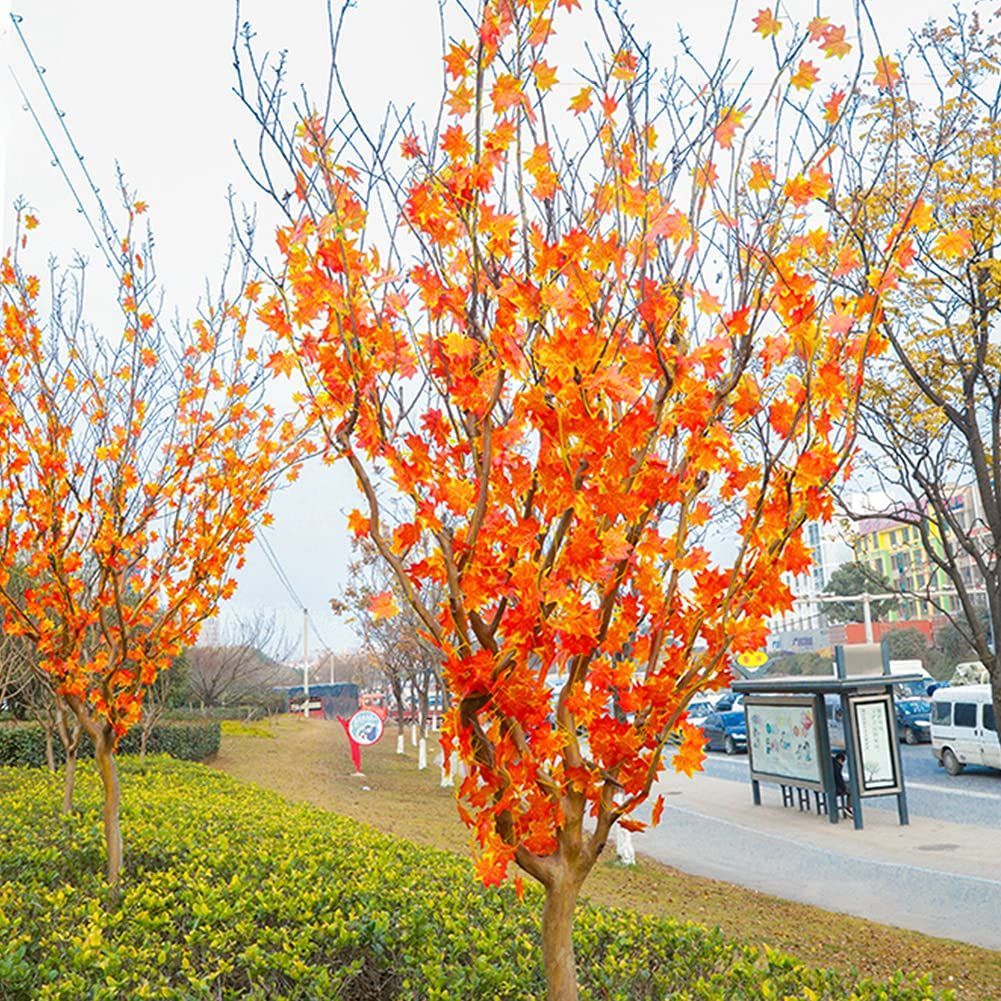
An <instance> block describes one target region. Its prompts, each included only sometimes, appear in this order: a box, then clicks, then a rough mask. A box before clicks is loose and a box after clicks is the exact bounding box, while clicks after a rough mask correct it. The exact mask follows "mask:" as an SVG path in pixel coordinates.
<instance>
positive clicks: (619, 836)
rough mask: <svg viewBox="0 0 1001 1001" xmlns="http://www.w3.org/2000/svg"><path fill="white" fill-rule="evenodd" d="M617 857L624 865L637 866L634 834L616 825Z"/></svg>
mask: <svg viewBox="0 0 1001 1001" xmlns="http://www.w3.org/2000/svg"><path fill="white" fill-rule="evenodd" d="M615 855H616V857H617V858H618V860H619V862H620V863H621V864H622V865H636V849H635V848H634V847H633V836H632V833H631V832H630V831H627V830H626V829H625V828H624V827H623V826H622V825H621V824H616V825H615Z"/></svg>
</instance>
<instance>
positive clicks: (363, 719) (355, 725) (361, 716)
mask: <svg viewBox="0 0 1001 1001" xmlns="http://www.w3.org/2000/svg"><path fill="white" fill-rule="evenodd" d="M382 729H383V723H382V718H381V717H380V716H379V714H378V713H377V712H374V711H373V710H372V709H359V710H358V712H356V713H355V714H354V716H352V717H351V719H349V720H348V735H349V736H350V737H351V739H352V740H353V741H354V742H355V743H356V744H362V745H363V746H365V747H367V746H368V745H369V744H374V743H375V742H376V741H377V740H378V739H379V738H380V737H381V736H382Z"/></svg>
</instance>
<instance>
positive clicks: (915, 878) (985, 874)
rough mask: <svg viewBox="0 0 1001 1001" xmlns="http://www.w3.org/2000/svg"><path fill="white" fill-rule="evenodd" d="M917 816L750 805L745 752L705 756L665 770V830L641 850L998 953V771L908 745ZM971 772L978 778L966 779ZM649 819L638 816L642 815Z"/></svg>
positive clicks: (639, 844)
mask: <svg viewBox="0 0 1001 1001" xmlns="http://www.w3.org/2000/svg"><path fill="white" fill-rule="evenodd" d="M902 750H903V754H904V762H905V765H904V767H905V773H906V774H907V776H908V777H909V790H910V791H909V795H908V799H909V802H910V806H911V823H910V825H909V826H907V827H901V826H900V825H899V824H898V823H897V816H896V810H895V801H894V800H893V799H891V798H887V799H886V800H885V801H884V802H885V806H884V807H882V808H876V806H875V804H876V801H874V800H868V801H867V802H866V808H865V830H863V831H856V830H854V829H853V827H852V826H851V824H850V823H848V824H845V823H842V824H837V825H834V824H830V823H829V822H828V821H827V820H826V818H820V817H817V815H816V814H814V813H806V812H800V811H799V810H796V809H787V808H783V807H782V806H781V800H780V796H779V791H778V788H777V787H776V786H763V787H762V793H763V805H762V806H760V807H755V806H754V805H753V804H752V802H751V794H750V784H749V781H748V779H747V759H746V757H737V758H727V757H725V756H724V755H721V754H710V755H709V758H708V759H707V762H706V770H705V772H704V773H703V774H702V775H697V776H696V777H695V778H694V779H691V780H690V779H687V778H685V777H683V776H679V775H676V774H675V773H674V772H673V769H670V767H669V768H668V771H667V772H666V773H665V776H664V779H663V781H662V782H661V783H659V785H658V788H657V790H655V791H656V792H662V793H664V794H665V796H666V809H665V811H664V819H663V821H662V822H661V824H660V826H659V827H657V828H655V829H654V830H653V831H649V832H647V833H645V834H643V835H639V836H637V838H636V848H637V850H638V851H641V852H643V853H645V854H647V855H650V856H652V857H653V858H656V859H658V860H660V861H663V862H666V863H668V864H670V865H674V866H676V867H677V868H679V869H682V870H684V871H686V872H692V873H698V874H701V875H705V876H711V877H714V878H717V879H724V880H727V881H728V882H732V883H738V884H740V885H743V886H748V887H751V888H754V889H758V890H761V891H764V892H767V893H772V894H775V895H776V896H781V897H785V898H786V899H790V900H798V901H802V902H804V903H811V904H816V905H818V906H820V907H824V908H826V909H828V910H834V911H843V912H846V913H850V914H857V915H859V916H860V917H865V918H869V919H871V920H875V921H880V922H883V923H885V924H891V925H897V926H899V927H904V928H913V929H915V930H917V931H923V932H926V933H928V934H932V935H941V936H945V937H948V938H955V939H959V940H961V941H966V942H972V943H974V944H977V945H983V946H986V947H987V948H991V949H998V950H1001V922H999V921H998V915H999V914H1001V850H999V849H1001V838H999V836H998V834H997V829H998V828H999V827H1001V774H999V773H997V772H994V773H991V772H986V771H985V772H983V773H981V774H977V773H973V772H971V773H970V774H964V775H961V776H955V777H953V776H947V775H943V774H941V773H940V772H939V771H938V769H937V768H936V766H935V762H934V760H932V763H931V764H932V768H931V769H928V768H927V761H926V759H925V757H924V755H928V756H930V755H931V751H930V750H929V748H928V747H927V745H925V746H919V747H904V748H903V749H902ZM970 780H972V781H970ZM641 816H642V815H641Z"/></svg>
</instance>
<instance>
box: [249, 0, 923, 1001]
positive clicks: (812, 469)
mask: <svg viewBox="0 0 1001 1001" xmlns="http://www.w3.org/2000/svg"><path fill="white" fill-rule="evenodd" d="M575 6H577V5H576V4H575V3H574V2H572V0H567V2H562V3H559V4H557V5H556V7H555V8H554V7H552V5H540V4H537V3H531V2H527V0H487V2H485V3H483V4H481V5H480V6H479V8H478V10H477V11H476V12H475V13H473V12H468V13H469V14H470V17H471V19H472V23H473V35H472V37H471V38H470V39H468V40H464V41H456V42H454V43H451V44H450V45H449V46H448V49H447V52H446V54H445V66H446V73H447V77H448V82H447V93H446V95H445V98H444V102H443V105H442V108H441V113H440V117H439V119H438V121H437V122H436V123H434V124H430V125H428V126H424V127H421V126H418V125H417V124H415V123H414V122H412V121H411V120H409V118H408V117H407V116H406V115H398V116H394V115H393V114H390V116H389V118H388V120H387V122H386V123H385V127H384V128H383V130H382V131H374V130H373V131H368V130H366V129H365V127H364V125H363V124H362V123H361V122H359V121H358V120H357V118H355V117H352V111H351V109H350V108H347V109H334V107H333V105H332V99H328V100H327V101H326V103H325V105H322V107H325V108H326V109H327V111H328V114H327V115H326V116H325V115H324V114H323V113H322V112H317V113H316V114H308V115H305V116H303V117H301V118H300V120H299V121H297V122H286V121H284V120H283V117H282V109H281V97H282V94H283V93H284V92H285V86H286V85H285V82H284V80H283V78H282V72H281V69H282V68H281V67H279V72H278V74H277V76H276V77H271V76H269V75H266V74H265V72H264V70H263V68H262V67H261V65H260V63H259V62H257V61H256V60H255V58H254V56H253V53H249V54H248V53H240V52H238V65H239V72H240V73H241V78H240V83H239V87H238V90H239V92H240V93H241V95H242V96H243V98H244V101H245V103H246V105H247V107H248V108H249V109H250V110H251V112H252V113H253V114H255V116H256V117H257V119H258V121H259V123H260V125H261V127H262V129H263V131H264V134H265V138H266V139H268V140H270V141H271V143H272V146H271V149H273V150H274V151H275V153H276V156H275V157H274V159H272V160H270V161H267V162H265V163H264V164H263V166H262V169H261V171H260V172H259V174H258V180H260V182H261V183H262V184H264V185H265V186H266V187H267V186H268V183H269V181H271V180H272V179H273V178H274V177H276V176H277V175H276V173H275V171H276V170H277V169H278V162H279V161H280V162H281V163H282V164H287V165H290V166H291V167H292V174H291V176H290V177H289V179H288V181H287V182H283V183H282V184H281V185H280V186H278V187H272V188H271V191H272V193H273V194H274V197H275V201H276V204H284V205H285V208H286V211H287V212H288V213H289V221H288V224H287V225H285V226H283V227H282V228H281V230H280V232H279V235H278V241H279V249H280V251H281V254H282V259H283V265H284V267H283V270H282V273H281V274H280V275H279V276H277V277H276V288H275V290H274V291H273V292H272V294H271V295H270V296H269V297H268V299H267V300H266V301H265V302H264V304H263V305H262V308H261V310H260V313H259V315H260V316H261V317H262V319H264V320H265V322H266V323H268V325H269V326H270V327H271V328H272V329H273V330H274V331H275V332H276V333H277V334H278V335H279V336H281V337H283V338H285V339H286V342H287V344H288V347H289V351H288V353H286V354H285V355H281V356H279V357H277V358H275V359H274V360H273V364H274V365H275V367H276V368H287V367H295V366H298V367H299V368H300V370H301V371H302V372H303V374H304V376H305V377H306V378H307V380H308V382H309V385H310V386H311V389H312V392H313V398H314V401H315V403H316V412H317V417H318V419H319V420H320V421H321V422H322V424H323V427H324V429H325V431H326V434H327V437H328V441H329V444H330V448H331V450H332V452H333V454H334V455H336V456H337V457H339V458H340V459H341V460H342V461H345V462H347V463H348V464H349V465H350V466H351V468H352V470H353V471H354V473H355V475H356V477H357V480H358V483H359V485H360V488H361V492H362V494H363V497H364V505H363V507H364V510H361V511H356V512H353V513H352V515H351V516H350V524H351V526H352V528H353V529H354V531H355V533H356V534H358V535H359V536H367V537H368V538H369V539H371V541H372V544H373V545H374V546H375V547H376V549H377V550H378V552H379V554H380V556H381V557H382V558H383V559H384V560H385V561H386V563H387V564H388V565H389V566H390V568H391V569H392V571H393V574H394V576H395V580H396V588H398V592H399V594H401V595H402V596H403V598H404V600H405V601H406V602H407V604H408V605H409V606H410V607H412V608H413V609H414V611H415V613H416V614H417V616H418V617H419V618H420V621H421V625H422V628H423V629H424V631H425V632H426V634H427V636H428V637H429V638H430V639H431V640H432V641H433V642H434V644H435V646H436V647H437V648H438V649H439V650H440V651H441V656H442V658H443V660H444V664H445V676H446V679H447V683H448V688H449V691H450V692H451V694H452V697H453V700H454V703H453V709H452V710H451V712H450V713H449V717H448V721H447V728H446V735H445V746H446V748H448V749H452V750H455V751H457V752H458V754H459V755H460V756H461V757H462V759H463V760H464V761H465V762H466V763H467V765H468V766H469V774H468V775H467V776H466V778H465V779H464V780H463V782H462V783H461V785H460V787H459V797H460V802H461V812H462V816H463V818H464V819H465V820H466V822H467V823H468V824H469V825H470V826H471V827H473V829H474V830H475V833H476V839H477V842H478V845H479V849H480V852H479V858H478V861H477V870H478V872H479V873H480V875H481V877H482V878H483V879H484V881H485V882H487V883H496V882H499V881H500V880H502V879H503V878H504V876H505V873H506V872H507V870H508V867H509V865H510V864H511V863H512V862H513V863H515V864H516V865H517V866H518V867H520V869H521V870H523V871H524V872H526V873H528V874H529V875H530V876H531V877H533V878H534V879H536V880H537V881H538V882H539V883H540V884H542V886H543V888H544V890H545V903H544V907H543V915H542V951H543V957H544V965H545V970H546V980H547V985H548V992H549V997H550V999H552V1001H566V999H571V998H575V997H576V976H575V968H574V958H573V948H572V938H571V932H572V926H573V914H574V907H575V902H576V899H577V896H578V893H579V891H580V887H581V885H582V883H583V881H584V879H585V877H586V876H587V874H588V872H589V871H590V870H591V868H592V867H593V866H594V864H595V861H596V860H597V858H598V856H599V854H600V853H601V851H602V850H603V848H604V846H605V843H606V841H607V839H608V836H609V833H610V831H611V830H612V827H613V825H615V824H616V823H620V824H623V825H624V826H630V825H631V826H632V827H633V828H637V827H642V826H643V825H642V824H640V823H638V822H637V821H635V820H632V819H630V815H631V814H632V813H633V812H634V811H635V810H636V808H637V807H638V806H640V804H641V803H643V802H644V801H645V800H646V799H647V797H648V795H649V794H650V791H651V788H652V786H653V784H654V782H655V780H656V778H657V775H658V773H659V771H660V769H661V766H662V754H663V750H664V746H665V743H666V741H667V739H668V736H669V734H670V733H671V731H672V730H673V729H674V728H675V727H676V726H677V725H678V723H679V721H680V720H681V717H682V715H683V713H684V710H685V706H686V704H687V702H688V700H689V699H690V698H691V697H692V695H693V693H695V692H696V691H698V690H699V689H701V688H704V687H707V686H713V685H718V684H721V683H722V682H723V680H724V679H726V678H728V677H729V662H730V657H731V656H732V655H733V654H734V653H740V652H741V651H745V650H751V649H758V648H761V647H762V646H764V643H765V635H766V626H765V618H766V616H768V615H769V614H770V613H772V612H774V611H777V610H781V609H785V608H788V607H789V606H790V602H791V595H790V592H789V589H788V587H787V586H786V585H785V584H784V583H783V574H785V573H793V574H795V573H799V572H802V571H803V570H804V569H805V568H806V567H807V566H808V565H809V552H808V550H807V548H806V546H805V545H804V544H803V541H802V532H801V529H802V525H803V523H804V521H805V520H806V519H813V518H824V517H829V516H830V513H831V501H830V499H829V497H828V496H827V492H826V488H827V486H828V484H829V483H830V482H831V480H832V479H833V478H834V477H836V476H837V475H838V473H839V471H840V470H841V468H842V466H843V464H844V462H845V460H846V458H847V456H848V454H849V452H850V449H851V446H852V441H853V435H854V418H855V413H854V407H855V401H856V399H857V394H858V391H859V388H860V386H861V383H862V374H863V367H864V363H865V358H866V356H867V355H868V354H869V352H870V351H871V350H872V349H873V348H874V347H875V342H874V340H873V338H872V332H873V329H874V326H875V324H877V323H878V321H879V317H880V310H881V306H880V296H881V294H882V291H883V290H884V289H885V288H887V287H888V286H889V285H891V284H892V280H893V278H894V276H895V275H896V274H897V272H898V271H899V264H898V262H897V261H896V259H895V255H896V253H897V250H898V247H899V245H900V243H901V241H902V240H903V237H904V235H905V234H906V229H907V227H906V226H904V227H902V228H901V233H900V239H898V238H896V237H895V238H894V239H893V240H890V241H889V242H886V241H883V242H881V243H880V244H879V245H878V246H872V247H868V246H867V251H871V254H872V256H873V258H874V265H873V267H872V269H871V287H870V288H869V289H867V290H866V293H865V294H863V295H846V294H844V293H843V290H842V289H840V288H839V287H837V285H836V284H835V283H833V282H832V280H831V275H832V274H834V273H835V272H836V271H837V268H838V266H839V263H838V262H839V259H840V255H841V254H842V253H843V252H844V251H846V249H848V248H846V246H845V244H844V243H843V237H844V235H845V231H844V228H843V227H842V226H841V225H840V223H838V221H837V220H836V218H835V217H833V216H832V215H831V214H830V212H829V206H830V204H831V203H832V201H834V202H836V195H837V177H836V171H837V170H838V162H839V160H838V142H839V139H838V135H839V131H838V130H839V127H840V126H841V125H843V124H844V113H845V109H846V108H847V107H849V104H847V103H846V104H843V103H842V102H849V103H850V101H849V98H847V97H846V93H847V87H848V86H850V84H848V85H847V86H846V89H843V90H837V91H835V93H834V94H833V95H831V96H830V97H829V99H828V100H827V101H826V103H825V104H824V105H823V106H820V105H816V106H815V105H813V104H812V103H811V102H809V101H808V100H807V101H801V100H799V99H798V98H797V97H796V96H795V95H796V94H800V93H802V94H804V95H806V94H807V93H808V91H809V90H810V89H811V87H812V85H813V83H814V81H815V80H816V78H817V72H818V71H817V67H816V65H815V64H814V63H813V62H812V61H811V60H810V59H809V58H806V57H805V56H806V53H805V52H804V45H811V44H815V45H816V46H818V47H819V48H818V51H819V50H822V51H823V52H825V53H826V54H828V55H835V56H838V55H843V54H845V52H847V51H848V50H849V49H850V46H848V45H847V43H845V42H844V37H845V31H844V29H843V28H840V27H836V26H833V25H830V24H829V23H828V22H827V21H826V20H825V19H822V18H818V19H817V21H815V22H814V23H812V24H811V26H810V29H809V32H808V35H809V38H810V39H813V41H812V42H811V41H809V40H808V38H807V35H806V34H802V33H795V32H793V31H791V30H788V29H787V31H786V34H785V35H783V36H782V37H783V39H788V47H786V45H785V44H783V45H782V46H779V45H777V44H776V45H773V46H772V47H771V48H770V50H769V51H771V52H772V53H773V54H775V57H776V61H775V65H774V68H773V70H772V71H771V76H770V79H769V80H768V81H766V82H765V86H764V89H763V90H762V91H761V93H762V94H766V95H767V99H766V102H765V104H763V105H762V107H760V108H756V107H754V106H753V102H752V100H751V98H750V96H749V93H748V91H745V90H744V89H743V85H742V84H741V83H738V82H736V81H735V80H734V78H733V77H732V76H731V75H730V68H729V66H730V64H729V61H728V60H727V59H726V58H725V57H721V59H720V61H719V63H718V64H716V65H715V66H709V67H708V68H706V67H705V65H704V64H701V63H698V62H696V61H695V60H694V59H693V61H692V63H691V64H690V66H689V68H688V70H689V71H688V72H686V73H682V72H680V71H679V72H677V73H676V74H675V75H673V76H671V77H669V78H668V80H667V82H666V83H665V91H664V96H663V101H660V100H658V96H657V95H655V94H653V93H652V90H651V80H652V79H653V71H652V69H651V67H650V66H649V65H648V63H647V60H646V58H645V54H644V52H643V51H642V50H640V49H638V48H637V46H636V44H635V40H634V39H633V37H632V35H631V33H630V32H629V30H628V28H627V26H626V25H624V24H618V23H616V22H615V21H614V19H611V23H609V20H601V21H600V23H598V24H597V25H596V27H597V28H598V32H599V33H601V32H602V31H603V32H604V38H605V39H606V41H607V43H608V48H607V49H604V50H603V49H601V48H600V47H599V48H596V49H592V50H591V54H592V57H593V58H592V63H591V65H590V66H588V67H587V68H586V69H584V70H583V71H582V74H581V75H582V76H583V77H584V80H583V81H582V82H583V84H584V85H583V86H582V87H581V88H580V89H579V90H578V92H577V93H576V95H575V96H574V97H573V99H572V101H571V104H570V108H569V110H566V102H565V100H564V99H563V98H562V97H561V96H560V95H561V94H562V92H561V91H559V90H556V89H554V87H553V85H554V82H555V81H556V80H557V79H560V78H562V79H563V80H568V79H570V77H569V76H568V75H567V74H566V73H564V72H563V71H562V70H560V69H559V68H557V67H554V66H553V65H552V63H551V62H550V61H549V58H550V56H551V52H550V48H549V39H550V37H551V36H552V34H553V32H554V28H555V25H556V24H558V23H559V21H560V19H562V18H563V17H565V16H571V14H570V10H569V9H570V8H573V7H575ZM560 8H567V9H568V10H566V11H564V10H561V9H560ZM736 9H738V8H735V10H736ZM604 10H605V9H604V8H599V11H600V12H602V13H600V14H599V17H603V16H604V15H603V12H604ZM446 13H447V12H446ZM331 20H332V23H333V22H335V21H336V19H335V18H333V17H332V18H331ZM754 24H755V27H756V30H757V31H759V32H760V34H762V35H763V36H765V37H767V38H775V37H776V36H777V35H778V33H779V31H780V30H781V28H782V25H781V24H780V22H779V21H778V20H777V18H776V17H775V16H774V14H773V12H772V11H771V10H769V9H765V10H763V11H761V12H760V13H759V14H758V16H757V18H755V21H754ZM748 27H750V25H748ZM335 34H336V33H335ZM790 36H792V37H790ZM251 37H252V36H251V33H250V31H249V29H248V30H247V31H246V32H245V34H244V38H245V40H246V41H247V44H248V47H249V42H250V38H251ZM336 55H337V54H336V52H335V53H334V67H333V70H332V73H331V80H332V82H336V81H337V80H338V76H337V66H336ZM856 69H857V70H858V67H856ZM554 95H556V96H554ZM765 105H767V107H765ZM772 109H776V110H774V111H773V110H772ZM812 111H815V112H816V114H815V115H814V116H813V117H811V112H812ZM261 148H262V149H264V148H265V147H264V145H263V144H262V147H261ZM397 149H398V152H397ZM283 191H287V193H288V197H287V198H286V199H285V200H284V202H283V200H282V192H283ZM377 199H381V203H379V202H377ZM377 204H381V207H382V208H383V210H387V206H388V212H389V220H388V222H389V224H388V227H384V226H383V220H382V217H381V215H379V214H378V213H377V212H376V209H377ZM722 525H725V526H727V527H729V528H731V529H732V530H733V532H734V535H735V537H736V539H737V544H736V548H735V551H733V552H731V553H730V555H728V556H725V557H724V556H720V555H719V554H718V552H717V553H716V554H714V552H713V551H712V550H711V549H710V548H709V547H708V545H707V544H706V535H707V526H713V528H719V527H720V526H722ZM436 588H438V589H441V590H442V591H443V593H444V597H443V600H442V601H441V602H440V603H439V604H432V603H431V601H430V600H429V595H431V594H433V593H434V589H436ZM395 604H396V602H395V599H394V597H393V593H392V592H391V591H387V592H385V593H383V594H382V595H379V596H377V597H376V599H375V600H374V601H373V603H372V610H373V612H380V613H383V614H390V613H391V612H392V611H393V609H394V608H395ZM556 682H558V683H556ZM554 691H558V692H559V694H558V696H556V697H554V695H553V692H554ZM701 757H702V748H701V739H700V737H699V736H698V735H697V732H696V731H695V730H694V729H688V730H687V731H686V737H685V739H684V741H683V743H682V746H681V748H680V749H679V750H678V751H677V753H675V754H674V756H673V759H672V761H673V764H674V766H675V767H676V768H678V769H681V770H683V771H687V772H690V771H692V770H693V769H694V768H696V767H698V765H699V763H700V761H701ZM662 806H663V802H662V801H661V800H658V801H657V803H656V804H655V805H654V808H653V811H652V815H653V821H654V823H656V822H657V820H658V819H659V817H660V813H661V809H662Z"/></svg>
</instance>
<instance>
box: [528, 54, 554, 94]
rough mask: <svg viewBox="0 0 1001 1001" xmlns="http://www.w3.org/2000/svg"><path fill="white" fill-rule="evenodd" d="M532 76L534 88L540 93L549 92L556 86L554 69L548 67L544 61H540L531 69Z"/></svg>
mask: <svg viewBox="0 0 1001 1001" xmlns="http://www.w3.org/2000/svg"><path fill="white" fill-rule="evenodd" d="M532 74H533V75H534V77H535V86H536V87H537V88H538V89H539V90H540V91H547V90H551V89H552V88H553V87H554V86H555V84H556V67H555V66H550V65H549V63H547V62H546V61H545V60H544V59H540V60H539V61H538V62H537V63H536V64H535V65H534V66H533V67H532Z"/></svg>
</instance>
